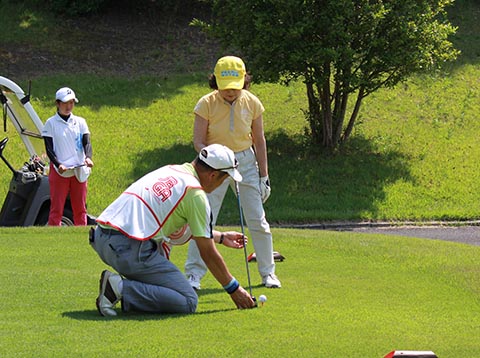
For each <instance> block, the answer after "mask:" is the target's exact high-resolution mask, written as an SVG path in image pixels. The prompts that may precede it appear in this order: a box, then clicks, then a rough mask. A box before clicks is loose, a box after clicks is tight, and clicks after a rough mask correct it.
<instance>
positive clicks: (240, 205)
mask: <svg viewBox="0 0 480 358" xmlns="http://www.w3.org/2000/svg"><path fill="white" fill-rule="evenodd" d="M235 194H236V195H237V202H238V212H239V214H240V228H241V230H242V239H243V254H244V256H245V267H246V268H247V278H248V289H249V293H250V297H252V300H253V301H254V302H255V307H257V299H256V298H255V296H252V283H251V281H250V269H249V268H248V255H247V245H246V242H245V225H244V224H243V211H242V204H240V191H239V190H238V182H235Z"/></svg>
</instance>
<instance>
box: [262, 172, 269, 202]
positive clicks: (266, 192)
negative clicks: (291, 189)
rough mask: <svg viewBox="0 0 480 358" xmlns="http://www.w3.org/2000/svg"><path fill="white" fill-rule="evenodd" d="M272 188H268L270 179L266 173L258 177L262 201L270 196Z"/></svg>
mask: <svg viewBox="0 0 480 358" xmlns="http://www.w3.org/2000/svg"><path fill="white" fill-rule="evenodd" d="M271 191H272V189H271V188H270V180H269V179H268V175H267V176H265V177H261V178H260V194H261V196H262V203H265V202H266V201H267V199H268V197H269V196H270V193H271Z"/></svg>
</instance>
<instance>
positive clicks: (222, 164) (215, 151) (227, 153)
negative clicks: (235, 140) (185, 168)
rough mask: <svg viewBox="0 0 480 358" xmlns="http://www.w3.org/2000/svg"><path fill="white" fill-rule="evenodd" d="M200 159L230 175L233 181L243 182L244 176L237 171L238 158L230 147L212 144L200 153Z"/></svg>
mask: <svg viewBox="0 0 480 358" xmlns="http://www.w3.org/2000/svg"><path fill="white" fill-rule="evenodd" d="M198 159H200V160H201V161H202V162H204V163H206V164H208V166H210V167H212V168H213V169H216V170H220V171H222V172H225V173H228V175H230V176H231V177H232V178H233V180H235V181H242V175H241V174H240V172H239V171H238V170H237V168H238V161H237V158H235V154H234V153H233V151H232V150H231V149H229V148H228V147H226V146H224V145H221V144H210V145H209V146H206V147H205V148H203V149H202V150H201V151H200V153H199V154H198Z"/></svg>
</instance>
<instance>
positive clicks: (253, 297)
mask: <svg viewBox="0 0 480 358" xmlns="http://www.w3.org/2000/svg"><path fill="white" fill-rule="evenodd" d="M252 300H253V302H255V306H253V308H257V307H258V303H257V299H256V298H255V296H252Z"/></svg>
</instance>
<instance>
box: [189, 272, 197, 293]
mask: <svg viewBox="0 0 480 358" xmlns="http://www.w3.org/2000/svg"><path fill="white" fill-rule="evenodd" d="M187 280H188V283H189V284H190V286H192V287H193V289H194V290H197V291H198V290H199V289H200V277H199V276H197V275H188V276H187Z"/></svg>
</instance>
